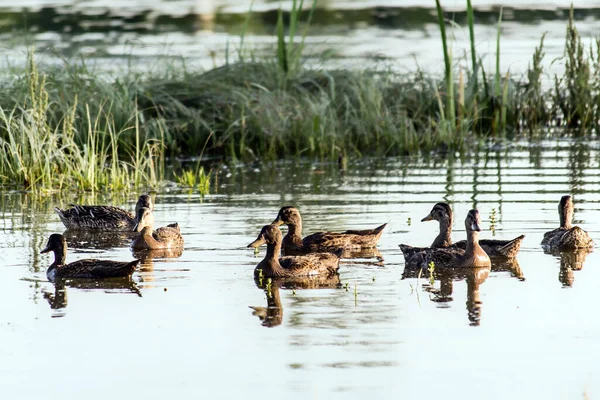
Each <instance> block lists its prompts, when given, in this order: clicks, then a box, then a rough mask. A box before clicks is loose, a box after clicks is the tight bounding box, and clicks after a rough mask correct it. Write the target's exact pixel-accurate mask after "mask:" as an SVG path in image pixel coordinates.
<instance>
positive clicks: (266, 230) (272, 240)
mask: <svg viewBox="0 0 600 400" xmlns="http://www.w3.org/2000/svg"><path fill="white" fill-rule="evenodd" d="M278 242H281V231H280V230H279V228H277V227H276V226H274V225H265V226H263V228H262V229H261V230H260V233H259V234H258V237H257V238H256V240H255V241H254V242H252V243H250V244H249V245H248V247H254V248H256V247H259V246H262V245H263V244H266V245H274V244H276V243H278Z"/></svg>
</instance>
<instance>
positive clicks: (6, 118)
mask: <svg viewBox="0 0 600 400" xmlns="http://www.w3.org/2000/svg"><path fill="white" fill-rule="evenodd" d="M315 4H316V2H314V3H313V7H312V9H311V10H310V11H308V12H302V11H301V10H302V6H303V4H302V2H301V1H300V2H298V1H294V2H293V6H292V10H291V11H290V12H289V13H287V14H286V17H285V18H284V14H283V13H281V12H280V13H279V17H278V21H277V27H276V31H275V35H276V36H277V44H276V47H275V49H274V56H273V57H272V58H269V59H263V58H261V59H257V58H256V57H252V56H251V54H250V55H248V54H249V53H248V52H247V51H245V49H243V48H240V49H238V50H239V51H238V54H239V58H238V59H237V60H236V61H231V62H230V61H229V60H228V62H227V63H226V64H225V65H223V66H221V67H218V68H215V69H213V70H209V71H192V70H189V69H188V68H187V67H186V65H185V63H183V62H182V63H181V64H180V65H179V66H176V65H175V64H173V65H171V66H170V67H169V68H165V69H163V70H161V71H160V72H158V71H154V72H146V73H140V72H135V71H133V70H129V71H128V72H125V73H121V74H119V75H118V76H112V75H110V74H108V73H101V74H98V73H97V71H92V70H89V69H88V67H87V66H86V64H85V62H74V63H69V62H66V61H65V62H64V63H63V65H60V66H40V65H37V64H36V62H35V58H34V56H33V54H31V55H30V59H29V62H28V64H27V66H26V68H25V69H24V70H21V71H16V70H11V71H5V72H4V73H3V74H2V76H1V77H0V86H1V88H2V91H1V92H0V184H3V185H14V186H16V187H19V188H27V189H42V190H46V189H48V190H49V189H54V190H57V189H58V190H60V189H63V188H67V187H68V188H70V189H78V190H92V191H97V190H116V191H120V190H129V189H133V188H139V187H153V186H156V185H158V184H160V182H161V181H162V180H163V179H164V178H165V170H164V165H165V157H177V156H186V157H188V156H194V157H198V156H199V155H200V154H202V153H205V154H208V155H214V156H221V157H227V158H229V159H233V160H236V159H241V160H254V159H256V158H263V159H264V158H266V159H275V158H279V157H283V156H310V157H321V158H337V157H338V156H339V155H340V154H344V155H348V156H360V155H364V154H370V155H398V154H407V153H412V152H418V151H424V150H425V151H429V150H438V149H439V150H456V151H463V150H465V149H466V148H467V146H469V145H471V144H472V143H476V142H481V141H483V140H487V139H489V138H493V139H499V138H507V139H511V138H514V137H517V136H528V137H531V136H536V135H541V134H546V133H547V132H548V130H547V128H548V127H556V128H560V129H554V130H553V132H554V133H555V134H561V135H562V134H571V135H577V136H585V135H595V134H596V132H597V130H598V128H599V126H598V125H599V124H600V38H598V39H596V41H595V43H594V44H593V45H590V46H589V47H588V46H586V45H584V43H583V42H582V39H581V37H580V35H579V34H578V32H577V29H576V27H575V24H574V19H573V12H572V11H571V16H570V19H569V22H568V25H567V28H566V32H567V34H566V45H565V53H564V63H565V71H564V74H563V75H562V76H555V77H554V79H553V84H552V85H546V86H547V87H546V86H544V85H542V78H543V77H544V76H545V72H544V71H543V68H542V60H543V58H544V37H543V36H542V37H541V39H540V45H539V47H538V48H537V49H536V51H535V52H534V54H533V57H532V61H531V64H530V66H529V68H528V70H527V71H526V72H525V74H524V75H523V76H520V77H514V76H512V74H511V73H510V72H507V71H500V56H501V51H500V50H501V37H500V28H501V24H502V15H501V13H500V15H499V16H498V35H497V41H496V63H495V65H496V69H495V71H486V70H485V69H484V66H483V63H482V61H481V58H480V56H479V55H478V54H477V53H476V47H475V42H476V32H475V30H474V24H475V22H474V14H473V8H472V6H471V1H470V0H467V23H468V26H469V36H470V40H471V48H470V53H471V54H470V57H468V56H464V57H462V58H458V59H455V58H453V55H452V46H451V43H449V39H448V35H447V34H446V25H447V18H446V14H445V13H444V10H443V8H442V4H441V2H440V0H436V9H437V13H438V17H439V27H440V31H441V40H442V42H443V51H444V71H443V76H441V77H435V76H429V75H427V74H426V73H424V72H423V71H420V70H418V71H416V72H415V73H412V74H399V73H395V72H393V71H390V70H363V71H357V70H345V69H327V68H310V67H306V66H305V65H304V64H303V57H302V55H303V52H304V46H305V44H304V38H305V37H306V33H307V29H308V27H309V25H310V20H311V18H312V16H313V12H314V9H315ZM301 17H302V18H301ZM301 19H304V20H305V22H304V23H302V24H301V23H300V20H301ZM301 27H302V30H301V29H300V28H301ZM242 35H243V33H242ZM241 47H243V40H242V45H241ZM174 180H176V181H177V182H178V183H179V184H180V185H182V186H185V187H192V188H195V187H197V188H198V189H199V190H200V191H201V192H202V193H205V192H206V191H207V189H208V184H209V180H210V173H208V174H207V173H205V172H204V169H202V167H200V165H199V164H198V165H197V166H196V168H195V169H193V170H184V171H181V172H178V173H176V174H175V178H174Z"/></svg>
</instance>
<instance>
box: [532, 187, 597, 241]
mask: <svg viewBox="0 0 600 400" xmlns="http://www.w3.org/2000/svg"><path fill="white" fill-rule="evenodd" d="M574 209H575V207H574V206H573V199H572V198H571V196H568V195H567V196H563V197H562V198H561V199H560V203H558V216H559V218H560V227H558V228H556V229H554V230H551V231H549V232H546V233H545V234H544V238H543V239H542V246H544V247H548V248H555V249H559V250H575V249H580V248H587V247H593V246H594V241H593V240H592V238H591V237H590V235H588V233H587V232H586V231H584V230H583V229H581V228H580V227H578V226H572V225H571V223H572V221H573V213H574Z"/></svg>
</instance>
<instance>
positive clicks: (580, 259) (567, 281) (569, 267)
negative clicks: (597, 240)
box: [545, 248, 592, 287]
mask: <svg viewBox="0 0 600 400" xmlns="http://www.w3.org/2000/svg"><path fill="white" fill-rule="evenodd" d="M591 252H592V249H590V248H587V249H578V250H574V251H558V250H554V251H545V253H546V254H552V255H553V256H554V257H556V258H558V259H560V270H559V272H558V280H559V281H560V282H561V283H562V284H563V287H572V286H573V283H574V282H575V274H574V273H573V271H579V270H581V269H583V264H584V263H585V259H586V257H587V255H588V254H590V253H591Z"/></svg>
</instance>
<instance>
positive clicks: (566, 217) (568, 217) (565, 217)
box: [560, 207, 573, 229]
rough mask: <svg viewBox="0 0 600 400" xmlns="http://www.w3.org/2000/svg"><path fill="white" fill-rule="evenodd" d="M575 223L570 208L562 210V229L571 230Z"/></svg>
mask: <svg viewBox="0 0 600 400" xmlns="http://www.w3.org/2000/svg"><path fill="white" fill-rule="evenodd" d="M572 223H573V213H572V212H571V210H569V209H568V207H563V208H562V210H560V227H561V228H565V229H571V227H572V226H573V225H572Z"/></svg>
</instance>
